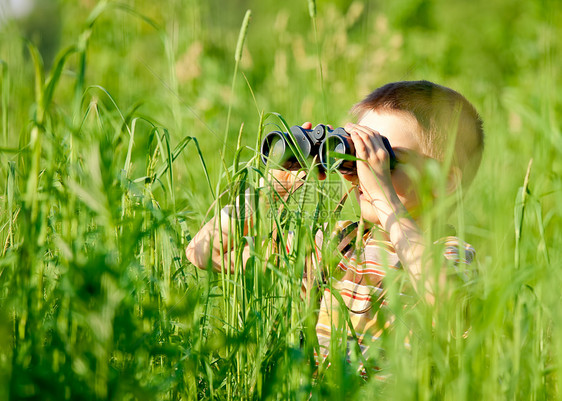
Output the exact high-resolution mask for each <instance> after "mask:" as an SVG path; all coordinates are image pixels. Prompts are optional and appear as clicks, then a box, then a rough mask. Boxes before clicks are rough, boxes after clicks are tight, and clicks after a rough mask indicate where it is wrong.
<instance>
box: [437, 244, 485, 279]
mask: <svg viewBox="0 0 562 401" xmlns="http://www.w3.org/2000/svg"><path fill="white" fill-rule="evenodd" d="M435 243H436V244H438V245H441V246H442V247H443V256H444V257H445V261H446V262H447V266H448V267H449V268H451V269H452V270H453V271H454V273H456V274H457V275H458V276H459V277H460V278H461V279H462V280H463V281H465V282H468V281H470V279H471V278H472V276H473V274H474V268H473V267H472V266H471V265H472V262H473V261H474V260H475V257H476V251H475V250H474V248H473V247H472V245H470V244H469V243H467V242H464V241H462V240H461V239H459V238H457V237H445V238H442V239H440V240H438V241H436V242H435ZM451 273H453V272H451Z"/></svg>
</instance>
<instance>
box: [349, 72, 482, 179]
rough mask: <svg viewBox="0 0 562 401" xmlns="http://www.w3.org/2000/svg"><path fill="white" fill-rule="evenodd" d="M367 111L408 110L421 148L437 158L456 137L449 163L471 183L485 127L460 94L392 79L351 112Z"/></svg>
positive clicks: (362, 112) (438, 86)
mask: <svg viewBox="0 0 562 401" xmlns="http://www.w3.org/2000/svg"><path fill="white" fill-rule="evenodd" d="M369 110H387V111H391V110H401V111H406V112H408V113H410V114H411V115H412V116H413V117H414V118H415V119H416V120H417V122H418V124H419V125H420V127H421V129H422V135H423V137H421V138H419V139H420V144H421V148H422V151H423V152H424V154H425V155H427V156H429V157H432V158H434V159H436V160H439V161H443V160H444V159H445V156H446V154H445V153H446V151H447V149H448V147H449V146H450V145H452V144H450V143H449V141H450V140H451V139H452V138H455V144H454V149H455V150H454V154H453V160H452V164H453V165H456V166H458V167H459V168H460V170H461V171H462V176H463V177H462V184H463V186H465V187H466V186H468V185H469V184H470V183H471V182H472V179H473V178H474V176H475V175H476V171H477V170H478V166H479V165H480V160H481V158H482V151H483V149H484V130H483V128H482V120H481V119H480V116H479V115H478V112H477V111H476V109H475V108H474V106H472V104H470V102H469V101H468V100H466V99H465V97H464V96H462V95H461V94H460V93H458V92H456V91H454V90H452V89H449V88H446V87H444V86H441V85H437V84H434V83H432V82H429V81H401V82H393V83H389V84H386V85H384V86H382V87H380V88H378V89H376V90H375V91H373V92H371V93H370V94H369V95H367V97H366V98H365V99H364V100H362V101H361V102H359V103H358V104H356V105H355V106H354V107H353V109H352V112H353V113H354V114H356V115H357V116H358V117H359V118H361V117H362V116H363V115H364V114H365V113H367V112H368V111H369Z"/></svg>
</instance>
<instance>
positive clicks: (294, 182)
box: [269, 169, 306, 199]
mask: <svg viewBox="0 0 562 401" xmlns="http://www.w3.org/2000/svg"><path fill="white" fill-rule="evenodd" d="M269 173H270V178H269V181H270V182H271V185H272V187H273V189H274V190H275V191H276V192H277V194H278V195H279V197H281V198H283V199H287V198H288V197H289V195H290V194H292V193H293V192H295V191H296V190H297V189H298V188H299V187H300V186H301V185H302V184H303V183H304V178H305V177H306V172H305V171H304V170H299V171H291V170H275V169H272V170H269Z"/></svg>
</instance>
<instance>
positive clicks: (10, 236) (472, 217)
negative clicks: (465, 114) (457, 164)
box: [0, 0, 562, 400]
mask: <svg viewBox="0 0 562 401" xmlns="http://www.w3.org/2000/svg"><path fill="white" fill-rule="evenodd" d="M8 3H9V2H7V1H3V2H2V3H0V7H2V9H3V10H4V13H3V19H2V22H1V26H0V69H1V103H0V107H1V118H2V120H1V126H2V128H1V132H2V134H1V135H2V137H1V138H2V139H1V141H2V142H1V144H0V174H1V176H2V177H3V178H2V179H1V180H0V194H1V198H0V201H1V206H0V226H1V227H2V231H1V234H0V240H1V241H2V242H1V244H2V257H1V259H0V344H2V345H1V346H0V398H1V399H27V398H29V399H53V400H60V399H206V398H217V399H240V398H252V399H261V398H263V399H266V398H274V399H287V398H290V399H307V398H308V396H309V394H311V395H312V397H314V398H320V399H322V398H325V397H340V396H345V397H347V398H350V399H352V398H358V397H364V396H365V394H378V395H380V394H385V393H384V391H390V394H393V395H394V396H395V397H396V398H399V399H402V398H403V399H433V398H443V399H455V400H463V399H475V398H486V399H497V398H511V399H556V398H559V397H560V390H559V386H560V384H559V383H560V368H561V362H562V357H561V355H560V352H561V351H562V348H561V347H562V342H561V340H560V339H561V338H562V332H561V330H560V321H562V319H561V318H562V315H561V312H560V307H559V305H560V301H561V299H560V290H559V288H560V285H561V284H562V275H561V272H560V260H561V255H560V253H561V249H562V240H561V237H562V235H561V233H560V227H561V224H562V221H561V218H562V206H560V205H561V202H560V200H561V199H562V193H561V189H562V179H561V177H562V157H561V156H562V132H561V129H560V116H561V107H562V97H561V95H560V88H561V87H562V85H561V77H560V68H559V66H560V65H561V62H562V57H561V54H560V51H561V44H560V40H559V38H560V37H562V32H561V30H562V7H561V6H560V3H559V2H558V1H555V0H545V1H507V0H495V1H493V2H490V1H484V0H474V1H471V2H449V1H444V0H399V1H392V2H382V1H373V0H365V1H349V0H334V1H318V2H317V4H316V10H317V14H316V19H315V20H312V19H311V17H310V15H309V2H307V1H305V0H286V1H284V2H282V3H275V2H263V1H255V0H236V1H228V2H223V1H218V0H211V1H205V2H201V1H198V0H183V1H179V0H169V1H165V2H151V1H144V0H136V1H132V0H131V1H122V2H114V1H98V2H96V1H94V0H80V1H68V0H60V1H55V0H53V1H38V2H37V4H32V5H33V6H34V7H33V8H32V9H31V11H30V12H29V13H28V14H26V15H21V16H17V17H13V18H10V16H9V12H8V7H9V4H8ZM247 9H251V10H252V18H251V21H250V24H249V27H248V30H247V34H246V37H245V39H246V41H245V45H244V48H243V53H242V57H241V59H240V64H239V69H238V73H237V75H236V76H235V83H234V85H233V73H234V69H235V51H236V44H237V38H238V34H239V30H240V26H241V24H242V20H243V18H244V15H245V13H246V10H247ZM315 24H316V27H315ZM33 49H38V53H37V52H35V50H33ZM63 55H64V57H62V58H61V56H63ZM40 60H42V61H40ZM43 74H44V75H43ZM417 79H427V80H431V81H434V82H437V83H440V84H443V85H445V86H449V87H451V88H453V89H455V90H457V91H459V92H461V93H462V94H464V95H465V96H466V97H467V98H468V99H469V100H470V101H471V102H472V103H473V104H475V106H476V108H477V109H478V110H479V111H480V113H481V115H482V118H483V120H484V124H485V131H486V134H487V136H486V150H485V154H484V158H483V162H482V166H481V169H480V172H479V174H478V176H477V178H476V180H475V182H474V184H473V185H472V187H471V188H470V190H469V191H468V193H467V194H466V198H465V201H464V208H463V209H462V213H461V215H462V219H463V221H464V231H465V233H466V237H467V238H466V239H467V240H468V241H469V242H471V243H472V244H473V245H474V246H475V248H476V249H477V253H478V259H479V261H478V263H479V271H480V273H481V276H480V277H481V279H480V281H479V282H478V283H477V285H476V287H475V289H473V291H474V293H473V299H472V312H471V313H472V314H473V319H472V322H473V328H472V332H473V334H472V336H471V337H469V339H468V340H467V342H466V343H465V344H463V345H462V346H459V347H460V348H459V349H460V350H461V351H459V353H458V354H450V355H453V356H450V357H449V356H446V357H444V359H443V360H444V361H446V363H445V365H444V366H445V367H443V366H440V365H438V364H437V366H438V367H437V368H436V367H435V364H434V362H435V361H433V360H432V358H436V359H439V357H438V356H437V355H432V354H431V352H429V353H428V355H426V356H425V359H424V358H422V357H421V353H420V355H418V357H419V358H420V359H419V360H417V362H418V364H417V365H416V366H418V368H417V369H412V371H411V372H408V373H407V374H404V377H401V378H400V379H399V380H398V382H397V385H396V386H394V387H391V389H390V390H389V389H388V388H386V387H384V388H381V387H380V385H379V384H377V383H376V381H375V380H370V381H368V382H367V384H365V385H363V386H357V385H356V384H357V379H356V378H354V376H353V375H351V374H349V372H348V373H347V374H343V373H342V374H341V375H340V374H339V373H341V372H344V371H345V367H344V368H341V369H343V370H337V369H336V368H334V369H333V370H334V371H335V372H338V374H337V375H336V373H334V374H333V376H332V377H330V376H329V373H327V375H328V376H326V380H322V379H321V378H314V377H313V374H312V372H310V371H309V369H306V368H303V366H306V362H305V361H306V357H307V353H306V352H305V351H299V347H298V346H297V345H298V341H297V340H295V338H294V335H295V334H294V333H295V332H294V329H295V328H296V327H301V324H302V322H295V321H294V320H290V321H289V322H288V323H283V327H285V326H284V325H285V324H286V325H287V327H286V328H285V329H280V330H279V331H278V332H273V331H271V332H270V333H269V335H267V336H266V335H265V334H264V333H261V334H260V332H259V330H262V329H263V330H265V328H267V327H269V328H271V326H272V325H273V326H274V325H278V324H280V323H279V321H278V320H276V319H277V318H279V316H281V315H275V314H273V315H268V314H267V313H269V312H271V310H272V309H262V310H260V309H259V308H255V309H254V306H252V307H251V308H249V310H250V309H251V311H252V313H254V315H251V316H250V315H246V317H245V318H244V319H242V322H241V323H240V322H238V323H240V325H239V326H237V327H233V328H232V330H231V331H229V330H230V329H228V328H226V329H225V328H223V324H224V321H221V319H223V318H224V319H226V318H225V317H224V315H225V313H226V314H227V315H228V313H227V312H225V306H226V305H229V304H228V302H227V301H226V300H227V298H226V297H225V296H224V294H227V293H228V291H226V290H224V288H225V284H224V282H222V283H221V281H220V279H217V277H216V276H214V275H211V274H206V273H205V272H197V271H196V269H195V268H194V267H193V266H192V265H190V264H189V263H188V262H187V261H186V260H185V257H184V253H183V250H184V248H185V246H186V244H187V241H188V240H189V238H190V236H193V235H194V234H195V233H196V232H197V230H198V228H199V227H200V225H201V224H202V223H203V221H204V220H205V215H206V213H207V210H208V208H209V206H210V205H211V204H212V202H213V200H214V198H215V195H216V193H219V191H221V190H224V185H225V184H224V183H225V182H226V181H225V180H224V179H222V181H220V182H222V184H221V185H220V188H217V187H216V186H217V185H219V177H221V176H223V177H224V174H225V166H230V165H232V164H233V159H234V155H235V153H236V151H237V150H238V149H239V147H238V145H237V143H238V134H239V132H240V131H241V132H242V134H241V138H240V143H241V145H242V147H243V149H242V153H241V156H240V157H241V160H248V159H250V158H251V157H253V155H254V148H255V143H256V138H257V136H258V133H259V131H260V115H261V113H267V112H272V111H274V112H278V113H281V114H282V115H283V116H284V118H285V119H286V120H287V121H288V122H289V124H291V125H292V124H298V123H301V122H304V121H313V122H325V123H331V124H333V125H341V124H343V123H345V122H347V121H349V120H350V119H351V116H350V115H349V114H348V110H349V108H350V107H351V106H352V105H353V104H354V103H355V102H357V101H359V100H360V99H361V98H362V97H363V96H365V95H366V94H367V93H368V92H370V91H371V90H373V89H374V88H376V87H378V86H380V85H383V84H385V83H387V82H390V81H396V80H417ZM232 88H233V90H232ZM229 108H230V109H231V117H230V121H229V124H228V127H227V115H228V113H229ZM268 121H271V119H270V120H268ZM271 122H275V121H271ZM265 129H267V126H266V128H265ZM192 138H194V139H192ZM225 141H226V146H225V149H226V152H225V154H224V155H222V154H221V152H220V150H221V149H222V148H223V143H224V142H225ZM531 158H532V159H533V164H532V168H531V170H530V176H529V180H528V183H527V184H528V185H527V186H525V187H524V188H523V185H524V184H523V183H524V178H525V174H526V171H527V168H528V164H529V161H530V159H531ZM202 160H203V161H204V163H203V162H202ZM207 179H208V181H207ZM348 213H352V212H351V211H348ZM456 218H457V217H455V219H456ZM256 280H257V279H256ZM258 281H259V280H258ZM256 285H257V284H256ZM292 285H294V283H293V284H292ZM281 287H282V286H281ZM281 287H279V288H281ZM276 288H277V287H276ZM283 288H284V287H283ZM225 291H226V292H225ZM275 291H277V290H275ZM221 295H222V296H221ZM237 302H238V301H237ZM279 302H280V303H279V304H278V305H277V304H276V305H277V306H279V307H280V308H281V307H282V305H283V302H281V301H279ZM270 306H271V305H270ZM226 309H227V307H226ZM273 309H275V308H273ZM233 310H234V309H233ZM243 310H244V311H245V310H246V309H243ZM267 311H269V312H267ZM236 316H237V315H236V314H234V315H229V317H228V319H232V320H227V321H228V322H229V323H232V322H233V321H236V320H237V318H236ZM240 316H242V315H240ZM246 319H247V320H246ZM293 319H294V317H293ZM281 321H282V320H281ZM209 333H211V334H209ZM275 333H277V334H275ZM260 336H263V338H264V342H260ZM266 338H267V341H266V340H265V339H266ZM440 341H441V340H440ZM442 341H444V342H443V343H440V344H446V346H451V343H450V342H447V341H452V340H450V339H449V340H447V339H444V340H442ZM453 343H454V341H453ZM279 344H285V346H284V348H283V347H281V346H280V345H279ZM296 344H297V345H296ZM447 344H448V345H447ZM457 345H458V344H457ZM256 350H258V351H256ZM255 352H258V354H259V353H261V354H260V355H261V357H260V358H261V359H259V361H261V362H259V363H258V362H255V364H254V363H253V361H258V359H253V358H254V356H255ZM446 355H449V354H448V353H446ZM403 357H404V358H406V357H405V356H403ZM448 364H450V366H449V365H448ZM397 365H400V364H398V363H397ZM424 369H425V370H426V371H424ZM432 369H433V370H435V371H436V372H437V373H434V376H431V377H432V378H431V379H428V376H427V375H426V374H425V373H427V370H432ZM420 372H425V373H420ZM444 372H448V373H444ZM242 376H245V377H247V378H246V379H241V377H242ZM338 380H339V381H338ZM330 381H331V382H330ZM314 383H316V387H315V386H313V384H314ZM371 391H376V393H369V392H371Z"/></svg>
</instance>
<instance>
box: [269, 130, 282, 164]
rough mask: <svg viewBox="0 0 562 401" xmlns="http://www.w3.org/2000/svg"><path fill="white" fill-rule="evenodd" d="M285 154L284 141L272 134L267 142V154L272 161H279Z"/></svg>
mask: <svg viewBox="0 0 562 401" xmlns="http://www.w3.org/2000/svg"><path fill="white" fill-rule="evenodd" d="M284 155H285V141H284V140H283V139H282V138H280V137H278V136H274V137H273V138H271V141H270V142H269V154H268V155H267V156H268V157H269V159H270V160H271V161H272V162H273V163H281V162H282V161H283V156H284Z"/></svg>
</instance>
